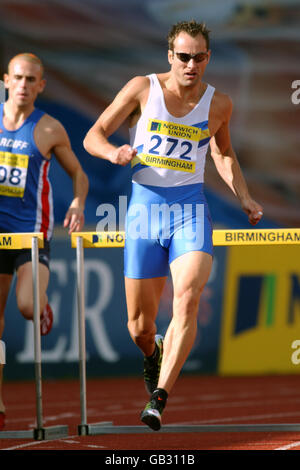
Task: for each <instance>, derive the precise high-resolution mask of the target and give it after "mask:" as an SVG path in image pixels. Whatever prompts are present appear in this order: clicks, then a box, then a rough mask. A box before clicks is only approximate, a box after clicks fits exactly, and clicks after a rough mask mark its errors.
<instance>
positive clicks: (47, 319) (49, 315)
mask: <svg viewBox="0 0 300 470" xmlns="http://www.w3.org/2000/svg"><path fill="white" fill-rule="evenodd" d="M40 323H41V335H42V336H45V335H47V334H48V333H50V331H51V329H52V325H53V312H52V309H51V307H50V305H49V304H47V305H46V307H45V308H44V310H43V313H42V315H41V319H40Z"/></svg>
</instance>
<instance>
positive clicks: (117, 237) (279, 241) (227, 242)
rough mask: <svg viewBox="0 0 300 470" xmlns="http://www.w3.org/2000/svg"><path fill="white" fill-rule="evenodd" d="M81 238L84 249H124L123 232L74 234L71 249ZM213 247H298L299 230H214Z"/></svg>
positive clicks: (299, 242) (299, 241) (299, 240)
mask: <svg viewBox="0 0 300 470" xmlns="http://www.w3.org/2000/svg"><path fill="white" fill-rule="evenodd" d="M77 237H82V240H83V247H84V248H99V247H101V248H113V247H119V248H122V247H124V244H125V232H74V233H72V235H71V244H72V248H75V247H76V238H77ZM213 244H214V246H233V245H239V246H242V245H299V244H300V229H299V228H291V229H256V230H255V229H252V230H247V229H241V230H214V231H213Z"/></svg>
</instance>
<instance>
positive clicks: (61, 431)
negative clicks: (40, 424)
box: [33, 425, 69, 441]
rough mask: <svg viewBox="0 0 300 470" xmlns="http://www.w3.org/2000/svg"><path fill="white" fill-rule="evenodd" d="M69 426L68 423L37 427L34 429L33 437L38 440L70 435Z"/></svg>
mask: <svg viewBox="0 0 300 470" xmlns="http://www.w3.org/2000/svg"><path fill="white" fill-rule="evenodd" d="M68 435H69V428H68V426H66V425H60V426H48V427H46V428H36V429H34V430H33V437H34V439H35V440H36V441H45V440H47V441H50V440H53V439H62V438H64V437H68Z"/></svg>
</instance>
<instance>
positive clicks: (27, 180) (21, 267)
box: [0, 53, 88, 430]
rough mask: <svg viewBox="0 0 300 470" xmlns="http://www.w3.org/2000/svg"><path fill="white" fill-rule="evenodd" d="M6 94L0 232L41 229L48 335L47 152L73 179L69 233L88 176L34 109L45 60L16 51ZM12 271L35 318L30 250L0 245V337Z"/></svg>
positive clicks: (57, 126)
mask: <svg viewBox="0 0 300 470" xmlns="http://www.w3.org/2000/svg"><path fill="white" fill-rule="evenodd" d="M4 83H5V87H6V89H7V90H8V99H7V101H6V102H5V103H4V104H1V105H0V233H9V232H11V233H16V232H43V234H44V248H43V249H40V252H39V275H40V302H41V305H40V308H41V334H42V335H45V334H48V333H49V331H50V329H51V327H52V322H53V314H52V310H51V308H50V306H49V304H48V301H47V294H46V290H47V286H48V281H49V242H50V240H51V237H52V232H53V224H54V219H53V201H52V188H51V184H50V181H49V178H48V173H49V166H50V160H51V156H52V155H55V157H56V159H57V160H58V162H59V163H60V164H61V166H62V167H63V168H64V170H65V171H66V172H67V173H68V175H69V176H70V177H71V178H72V180H73V192H74V198H73V200H72V202H71V204H70V207H69V209H68V211H67V213H66V216H65V220H64V227H69V233H71V232H73V231H74V230H76V231H79V230H81V229H82V227H83V225H84V205H85V199H86V196H87V192H88V179H87V176H86V174H85V173H84V172H83V170H82V167H81V165H80V163H79V161H78V159H77V157H76V156H75V154H74V153H73V151H72V149H71V145H70V142H69V138H68V135H67V133H66V131H65V129H64V127H63V126H62V124H61V123H60V122H58V121H57V120H56V119H54V118H53V117H51V116H49V115H48V114H46V113H44V112H43V111H41V110H39V109H37V108H35V105H34V103H35V100H36V98H37V96H38V94H39V93H41V92H42V91H43V90H44V87H45V84H46V81H45V79H44V77H43V64H42V62H41V61H40V59H39V58H38V57H36V56H35V55H33V54H29V53H24V54H18V55H17V56H15V57H14V58H13V59H12V60H11V61H10V62H9V65H8V72H7V74H5V75H4ZM15 271H16V274H17V282H16V299H17V305H18V308H19V310H20V311H21V313H22V315H23V316H24V317H25V318H26V319H30V320H32V319H33V293H32V264H31V250H0V339H1V337H2V334H3V329H4V310H5V306H6V302H7V298H8V294H9V290H10V286H11V282H12V277H13V273H14V272H15ZM2 372H3V366H1V365H0V430H1V428H3V427H4V418H5V407H4V404H3V401H2V397H1V384H2Z"/></svg>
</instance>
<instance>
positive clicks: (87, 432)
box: [78, 421, 114, 436]
mask: <svg viewBox="0 0 300 470" xmlns="http://www.w3.org/2000/svg"><path fill="white" fill-rule="evenodd" d="M106 427H108V428H111V427H112V428H114V425H113V422H112V421H101V422H100V423H93V424H80V425H79V426H78V435H79V436H95V435H97V434H106V433H105V432H103V430H104V429H106Z"/></svg>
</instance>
